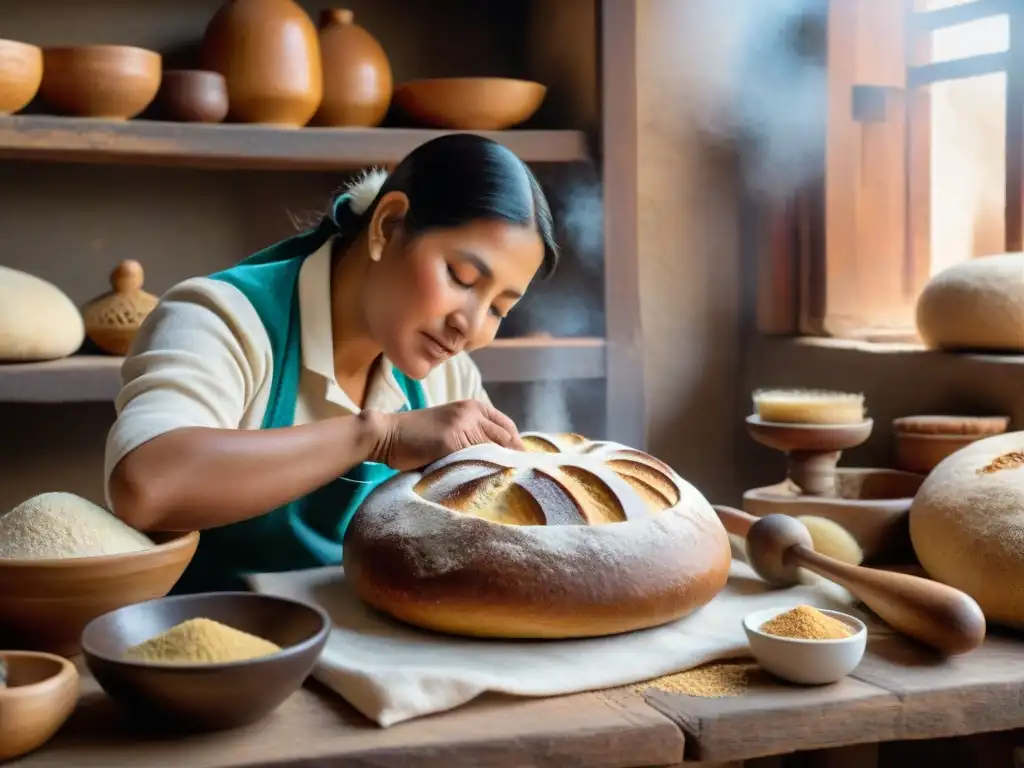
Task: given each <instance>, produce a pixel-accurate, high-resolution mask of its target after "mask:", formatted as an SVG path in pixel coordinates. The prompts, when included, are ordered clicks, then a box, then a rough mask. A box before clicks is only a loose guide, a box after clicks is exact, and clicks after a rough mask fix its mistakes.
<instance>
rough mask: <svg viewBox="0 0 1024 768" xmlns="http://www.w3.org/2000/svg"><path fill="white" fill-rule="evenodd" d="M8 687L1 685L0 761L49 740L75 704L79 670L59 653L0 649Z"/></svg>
mask: <svg viewBox="0 0 1024 768" xmlns="http://www.w3.org/2000/svg"><path fill="white" fill-rule="evenodd" d="M0 660H2V661H4V662H6V663H7V678H8V679H7V685H8V687H7V688H0V761H4V760H13V759H14V758H16V757H20V756H21V755H24V754H26V753H28V752H31V751H32V750H33V749H37V748H39V747H41V746H42V745H43V744H45V743H46V742H47V741H49V740H50V739H51V738H52V737H53V735H54V734H55V733H57V731H58V730H60V727H61V726H62V725H64V723H65V721H67V719H68V717H70V716H71V713H72V712H74V711H75V705H76V704H77V703H78V670H76V669H75V665H74V664H72V663H71V662H70V661H68V660H67V659H62V658H61V657H60V656H51V655H50V654H48V653H32V652H29V651H0Z"/></svg>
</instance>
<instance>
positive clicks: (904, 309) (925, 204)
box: [758, 0, 1024, 340]
mask: <svg viewBox="0 0 1024 768" xmlns="http://www.w3.org/2000/svg"><path fill="white" fill-rule="evenodd" d="M828 5H829V10H828V21H827V25H826V26H827V32H826V33H825V36H826V37H827V40H826V41H824V42H825V45H824V46H823V53H822V56H823V57H824V59H825V60H826V61H827V68H826V72H827V78H826V79H827V115H826V126H827V127H826V128H825V134H826V135H825V139H826V141H825V150H824V153H823V155H824V156H823V158H822V168H821V173H820V174H819V175H820V180H819V181H817V182H815V183H813V184H809V185H806V186H805V187H802V188H801V189H800V190H798V191H797V192H796V193H795V194H794V195H793V196H792V197H791V198H790V199H789V200H787V201H786V202H785V203H784V204H779V205H777V206H776V208H777V210H774V211H772V212H771V216H770V219H771V231H770V232H769V233H768V237H767V239H766V242H767V247H766V248H765V252H764V253H763V254H762V256H761V263H760V275H759V291H760V292H759V300H758V324H759V327H760V329H761V330H762V331H763V332H766V333H801V334H809V335H828V336H838V337H845V338H860V339H868V340H909V339H916V332H915V329H914V307H915V303H916V300H917V296H918V294H919V293H920V291H921V288H922V287H923V286H924V284H925V282H927V280H928V279H929V278H930V277H931V276H932V275H934V274H936V273H937V272H939V271H941V270H943V269H945V268H946V267H949V266H951V265H953V264H956V263H959V262H962V261H964V260H966V259H971V258H979V257H984V256H985V255H989V254H993V253H1000V252H1003V251H1007V250H1011V251H1012V250H1021V249H1022V246H1024V243H1022V233H1024V224H1022V199H1021V195H1022V188H1021V184H1022V180H1021V170H1022V166H1024V0H830V2H829V3H828ZM1017 29H1020V30H1022V32H1014V30H1017Z"/></svg>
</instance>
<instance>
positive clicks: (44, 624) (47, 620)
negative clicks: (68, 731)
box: [0, 532, 199, 656]
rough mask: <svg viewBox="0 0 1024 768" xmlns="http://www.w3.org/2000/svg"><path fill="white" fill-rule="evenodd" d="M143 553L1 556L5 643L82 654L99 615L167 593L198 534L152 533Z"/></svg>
mask: <svg viewBox="0 0 1024 768" xmlns="http://www.w3.org/2000/svg"><path fill="white" fill-rule="evenodd" d="M149 536H150V538H151V539H153V541H154V542H155V543H156V545H157V546H155V547H153V548H152V549H145V550H141V551H138V552H129V553H126V554H120V555H105V556H102V557H74V558H65V559H60V560H4V559H0V634H2V636H0V644H6V645H13V646H16V647H19V648H25V649H28V650H38V651H47V652H50V653H57V654H60V655H62V656H67V655H73V654H75V653H77V652H78V649H79V644H80V641H81V634H82V629H83V628H84V627H85V625H86V624H88V623H89V622H90V621H92V620H93V619H94V618H96V617H97V616H101V615H103V614H105V613H107V612H109V611H112V610H115V609H117V608H121V607H123V606H126V605H133V604H135V603H140V602H143V601H145V600H152V599H154V598H158V597H163V596H165V595H166V594H167V593H168V592H170V591H171V588H172V587H173V586H174V585H175V584H176V583H177V581H178V579H179V578H181V574H182V573H184V571H185V567H186V566H187V565H188V564H189V562H190V561H191V560H192V556H193V555H194V554H195V551H196V545H197V544H198V543H199V534H198V533H195V532H193V533H165V534H158V533H153V534H150V535H149Z"/></svg>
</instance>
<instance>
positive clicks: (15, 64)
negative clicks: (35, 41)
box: [0, 40, 43, 115]
mask: <svg viewBox="0 0 1024 768" xmlns="http://www.w3.org/2000/svg"><path fill="white" fill-rule="evenodd" d="M42 80H43V49H42V48H39V47H38V46H35V45H29V44H28V43H20V42H18V41H16V40H0V115H13V114H14V113H15V112H20V111H21V110H22V109H24V108H25V107H26V106H28V103H29V102H30V101H32V99H33V98H35V95H36V92H37V91H38V90H39V84H40V83H41V82H42Z"/></svg>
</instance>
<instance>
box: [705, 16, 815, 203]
mask: <svg viewBox="0 0 1024 768" xmlns="http://www.w3.org/2000/svg"><path fill="white" fill-rule="evenodd" d="M826 5H827V4H826V3H822V2H820V0H729V1H728V2H722V0H700V1H699V2H694V3H692V4H691V6H692V10H691V13H692V14H693V18H692V20H690V24H691V28H692V29H699V30H700V33H699V34H690V35H687V37H686V39H687V45H688V46H689V57H688V58H689V60H688V62H687V73H688V77H687V82H686V86H687V98H688V100H689V101H691V102H692V103H690V104H688V107H687V109H688V112H690V113H691V114H693V115H695V116H696V117H697V120H698V122H699V124H700V126H701V127H702V128H703V130H704V131H706V132H707V133H709V134H712V135H713V136H714V137H717V138H719V139H721V140H723V141H725V142H729V143H732V142H736V141H739V142H740V143H741V145H742V147H743V150H744V152H743V155H744V158H743V159H744V176H745V181H746V183H747V184H748V186H749V187H750V188H751V189H752V190H753V191H755V192H757V193H763V194H773V195H775V194H778V195H783V196H784V195H788V194H789V193H791V192H792V191H793V190H794V189H795V188H797V187H798V186H800V185H802V184H804V183H805V182H807V181H809V180H811V179H812V178H814V176H815V174H816V173H819V172H820V167H821V166H820V163H821V158H822V155H823V153H824V151H825V120H826V114H827V98H828V92H827V89H826V86H827V72H826V67H825V60H824V56H823V55H822V50H823V44H824V35H825V10H826Z"/></svg>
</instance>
